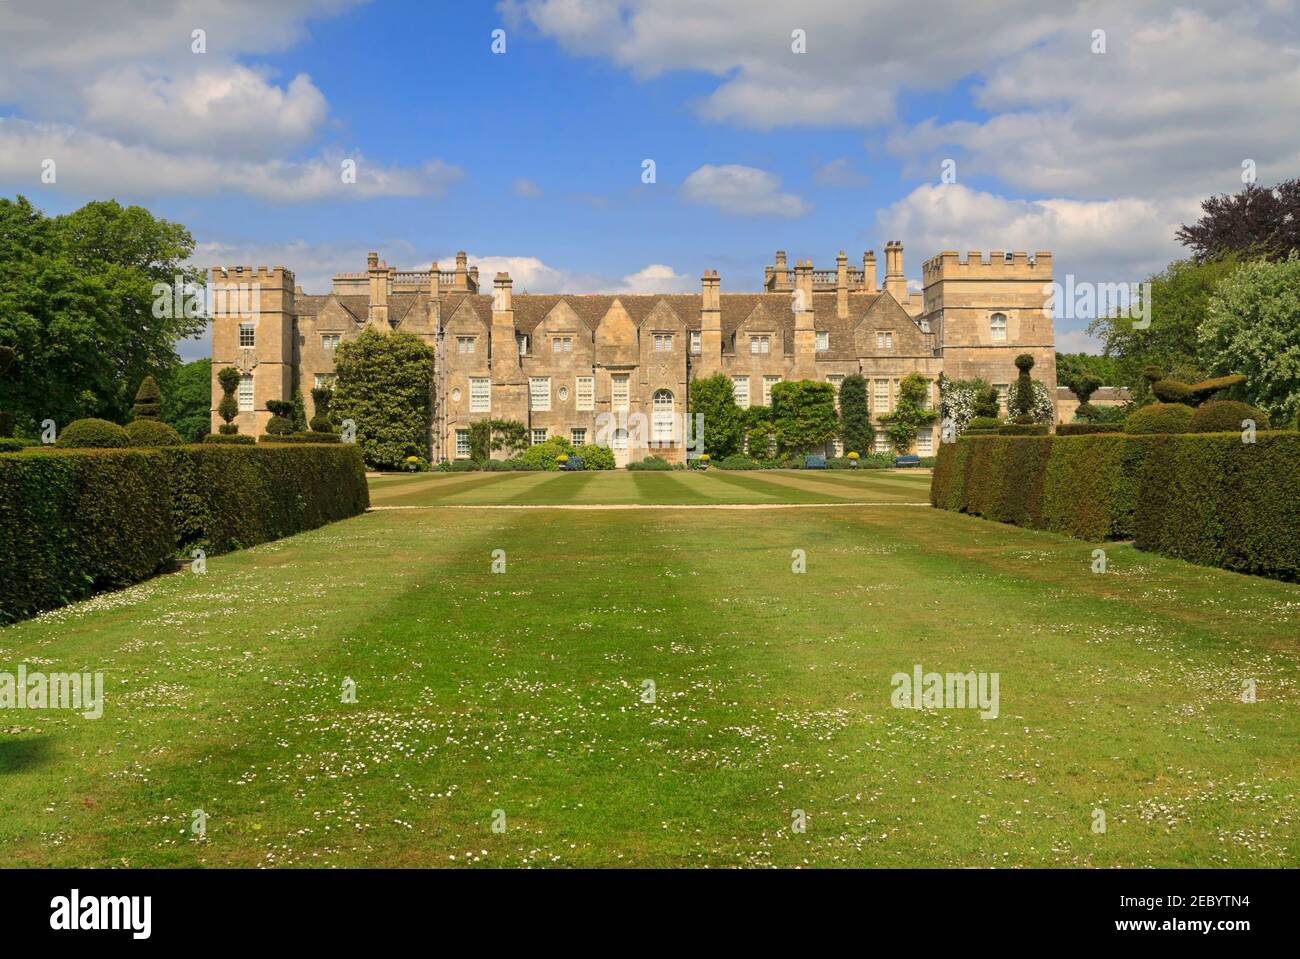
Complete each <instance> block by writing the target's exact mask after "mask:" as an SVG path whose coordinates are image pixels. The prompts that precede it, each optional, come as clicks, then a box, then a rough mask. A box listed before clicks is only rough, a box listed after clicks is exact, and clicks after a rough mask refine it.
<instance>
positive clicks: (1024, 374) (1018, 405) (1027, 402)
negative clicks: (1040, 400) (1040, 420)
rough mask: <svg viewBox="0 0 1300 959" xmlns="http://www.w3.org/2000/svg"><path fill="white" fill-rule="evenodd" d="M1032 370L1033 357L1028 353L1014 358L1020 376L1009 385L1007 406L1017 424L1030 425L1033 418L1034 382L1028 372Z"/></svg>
mask: <svg viewBox="0 0 1300 959" xmlns="http://www.w3.org/2000/svg"><path fill="white" fill-rule="evenodd" d="M1033 368H1034V357H1033V355H1032V354H1030V353H1021V354H1020V355H1019V356H1017V357H1016V369H1018V370H1019V371H1020V375H1018V376H1017V377H1016V381H1015V382H1014V383H1012V384H1011V396H1010V397H1009V398H1008V401H1007V405H1008V406H1009V407H1010V408H1011V415H1012V416H1013V417H1015V419H1016V421H1017V422H1024V423H1032V422H1033V417H1034V381H1033V380H1032V379H1031V378H1030V376H1029V371H1030V370H1032V369H1033Z"/></svg>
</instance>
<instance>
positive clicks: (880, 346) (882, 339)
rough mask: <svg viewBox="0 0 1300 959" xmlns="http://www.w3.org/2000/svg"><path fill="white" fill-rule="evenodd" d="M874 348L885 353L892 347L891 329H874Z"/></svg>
mask: <svg viewBox="0 0 1300 959" xmlns="http://www.w3.org/2000/svg"><path fill="white" fill-rule="evenodd" d="M876 349H877V350H878V351H881V352H886V353H887V352H890V351H892V350H893V349H894V331H893V330H876Z"/></svg>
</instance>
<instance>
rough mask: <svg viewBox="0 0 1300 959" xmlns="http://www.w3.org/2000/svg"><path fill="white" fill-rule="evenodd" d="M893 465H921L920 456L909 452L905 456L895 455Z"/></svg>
mask: <svg viewBox="0 0 1300 959" xmlns="http://www.w3.org/2000/svg"><path fill="white" fill-rule="evenodd" d="M894 465H895V466H899V467H902V466H920V465H921V457H919V456H915V455H913V454H911V453H909V454H907V455H906V456H895V457H894Z"/></svg>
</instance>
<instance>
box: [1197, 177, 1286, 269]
mask: <svg viewBox="0 0 1300 959" xmlns="http://www.w3.org/2000/svg"><path fill="white" fill-rule="evenodd" d="M1201 209H1202V210H1203V211H1204V214H1205V215H1204V216H1202V217H1201V218H1200V219H1199V220H1197V221H1196V223H1194V224H1193V225H1192V226H1184V227H1182V228H1181V229H1180V230H1179V231H1178V233H1177V236H1178V239H1179V241H1180V242H1182V244H1183V245H1184V246H1187V247H1190V248H1191V250H1192V253H1193V256H1194V257H1195V259H1196V260H1197V261H1198V262H1204V261H1206V260H1215V259H1222V258H1224V257H1231V256H1235V255H1240V256H1243V257H1246V258H1252V257H1259V256H1262V257H1265V258H1266V259H1270V260H1284V259H1286V258H1287V257H1288V256H1290V255H1291V254H1292V253H1293V252H1300V178H1297V179H1293V180H1286V181H1284V182H1282V183H1279V184H1278V185H1277V186H1275V187H1261V186H1259V184H1257V183H1250V184H1247V186H1246V188H1245V189H1244V190H1241V191H1240V192H1239V193H1234V194H1231V195H1228V194H1220V195H1218V196H1212V197H1210V198H1209V199H1208V200H1205V201H1204V202H1202V203H1201Z"/></svg>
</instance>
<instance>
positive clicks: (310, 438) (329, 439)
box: [250, 433, 343, 443]
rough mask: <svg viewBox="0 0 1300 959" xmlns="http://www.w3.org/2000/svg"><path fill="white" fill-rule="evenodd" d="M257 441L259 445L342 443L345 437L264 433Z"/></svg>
mask: <svg viewBox="0 0 1300 959" xmlns="http://www.w3.org/2000/svg"><path fill="white" fill-rule="evenodd" d="M250 439H251V437H250ZM257 441H258V442H259V443H342V442H343V437H341V436H339V434H338V433H263V434H262V435H261V436H259V437H258V438H257Z"/></svg>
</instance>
